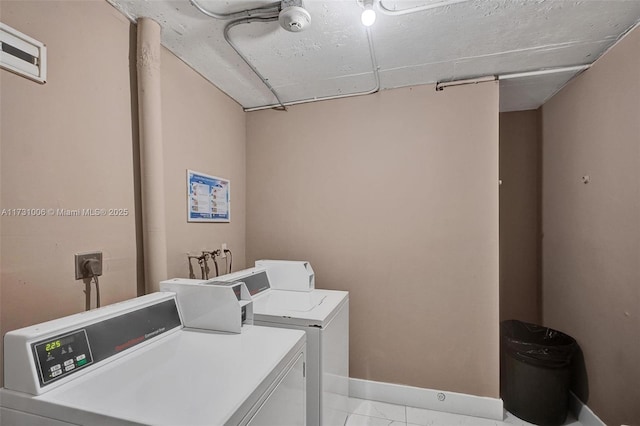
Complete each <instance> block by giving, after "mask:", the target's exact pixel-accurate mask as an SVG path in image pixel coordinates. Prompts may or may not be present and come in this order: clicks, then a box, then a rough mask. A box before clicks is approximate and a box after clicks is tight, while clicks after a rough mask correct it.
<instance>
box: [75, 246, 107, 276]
mask: <svg viewBox="0 0 640 426" xmlns="http://www.w3.org/2000/svg"><path fill="white" fill-rule="evenodd" d="M89 259H95V260H97V261H98V268H97V271H96V275H97V276H100V275H102V252H101V251H92V252H87V253H76V280H81V279H84V278H91V274H90V273H89V272H88V271H87V270H85V269H84V268H83V265H84V262H85V261H87V260H89Z"/></svg>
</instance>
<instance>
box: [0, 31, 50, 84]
mask: <svg viewBox="0 0 640 426" xmlns="http://www.w3.org/2000/svg"><path fill="white" fill-rule="evenodd" d="M0 68H4V69H6V70H8V71H11V72H14V73H16V74H19V75H21V76H23V77H27V78H29V79H31V80H35V81H37V82H38V83H42V84H44V83H45V82H46V79H47V48H46V46H45V45H44V44H43V43H40V42H39V41H38V40H34V39H32V38H31V37H29V36H27V35H25V34H22V33H21V32H20V31H17V30H14V29H13V28H11V27H10V26H8V25H5V24H3V23H1V22H0Z"/></svg>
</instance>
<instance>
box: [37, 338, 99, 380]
mask: <svg viewBox="0 0 640 426" xmlns="http://www.w3.org/2000/svg"><path fill="white" fill-rule="evenodd" d="M32 347H33V351H34V355H35V358H36V361H37V362H36V363H37V366H38V373H39V374H40V383H41V384H42V385H46V384H48V383H49V382H52V381H53V380H56V379H61V378H62V377H64V376H66V375H67V374H70V373H71V372H73V371H74V370H76V369H81V368H83V367H86V366H88V365H91V364H92V363H93V357H92V355H91V349H90V347H89V340H88V339H87V332H86V331H85V330H84V329H81V330H78V331H74V332H72V333H68V334H63V335H61V336H55V337H53V338H50V339H47V340H44V341H41V342H38V343H34V344H33V346H32Z"/></svg>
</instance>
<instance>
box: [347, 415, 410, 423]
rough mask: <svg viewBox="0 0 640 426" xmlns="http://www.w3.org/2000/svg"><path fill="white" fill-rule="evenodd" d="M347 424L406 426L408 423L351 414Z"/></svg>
mask: <svg viewBox="0 0 640 426" xmlns="http://www.w3.org/2000/svg"><path fill="white" fill-rule="evenodd" d="M345 426H406V423H405V422H398V421H395V420H390V419H381V418H379V417H371V416H363V415H361V414H349V418H348V419H347V423H346V425H345Z"/></svg>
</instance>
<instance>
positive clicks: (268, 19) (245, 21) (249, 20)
mask: <svg viewBox="0 0 640 426" xmlns="http://www.w3.org/2000/svg"><path fill="white" fill-rule="evenodd" d="M277 20H278V16H277V15H276V16H272V17H252V18H244V19H238V20H236V21H231V22H229V23H228V24H227V25H226V26H225V27H224V39H225V40H226V41H227V43H229V46H231V48H232V49H233V50H235V51H236V53H237V54H238V56H240V59H242V60H243V61H244V63H245V64H247V66H248V67H249V68H251V71H253V73H254V74H255V75H257V76H258V78H259V79H260V80H262V82H263V83H264V85H265V86H267V88H268V89H269V90H270V91H271V93H272V94H273V96H274V97H275V98H276V100H277V101H278V103H277V104H276V105H274V106H272V107H271V108H274V109H276V110H279V111H286V110H287V107H286V106H285V104H284V103H283V102H282V100H281V99H280V96H279V95H278V93H277V92H276V89H274V88H273V86H271V83H269V81H268V79H266V78H264V77H263V76H262V74H260V72H259V71H258V70H257V69H256V67H254V66H253V65H252V64H251V62H249V59H247V57H246V56H244V54H243V53H242V52H240V49H238V47H237V46H236V45H235V44H233V41H232V40H231V37H230V36H229V31H230V30H231V28H233V27H236V26H238V25H242V24H250V23H252V22H275V21H277Z"/></svg>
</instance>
